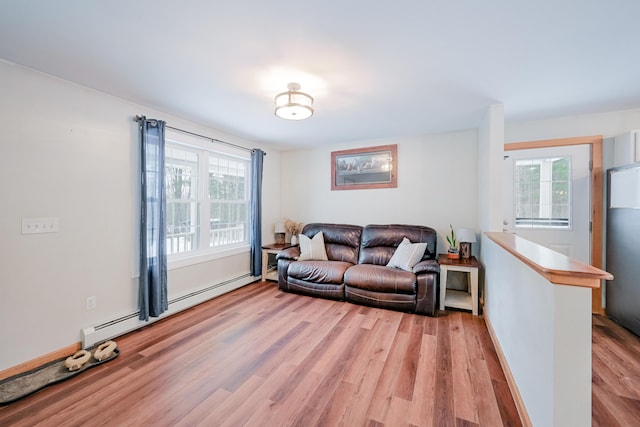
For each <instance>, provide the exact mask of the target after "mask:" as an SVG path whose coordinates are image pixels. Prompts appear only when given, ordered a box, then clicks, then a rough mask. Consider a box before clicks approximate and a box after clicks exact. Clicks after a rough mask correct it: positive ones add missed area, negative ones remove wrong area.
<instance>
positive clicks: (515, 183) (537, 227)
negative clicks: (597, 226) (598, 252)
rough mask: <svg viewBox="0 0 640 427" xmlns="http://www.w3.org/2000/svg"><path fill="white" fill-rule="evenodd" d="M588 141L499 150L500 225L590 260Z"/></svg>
mask: <svg viewBox="0 0 640 427" xmlns="http://www.w3.org/2000/svg"><path fill="white" fill-rule="evenodd" d="M590 156H591V150H590V146H589V145H572V146H562V147H549V148H535V149H525V150H513V151H506V152H505V162H504V163H505V167H504V173H505V176H504V178H505V179H504V183H505V191H504V196H505V203H504V209H505V212H504V222H503V223H504V229H505V231H510V232H513V233H516V234H518V235H520V236H522V237H524V238H526V239H528V240H531V241H533V242H536V243H539V244H541V245H544V246H546V247H548V248H550V249H553V250H555V251H557V252H560V253H563V254H565V255H568V256H570V257H572V258H575V259H577V260H579V261H582V262H584V263H585V264H590V260H591V247H590V246H591V245H590V243H591V236H590V232H591V231H590V228H591V225H590V224H591V201H590V166H589V165H590V160H591V158H590Z"/></svg>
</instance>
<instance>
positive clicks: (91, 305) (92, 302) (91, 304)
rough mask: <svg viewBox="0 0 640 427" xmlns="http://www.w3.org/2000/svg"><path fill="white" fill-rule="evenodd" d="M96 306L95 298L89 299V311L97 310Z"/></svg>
mask: <svg viewBox="0 0 640 427" xmlns="http://www.w3.org/2000/svg"><path fill="white" fill-rule="evenodd" d="M96 305H97V301H96V297H95V296H90V297H87V311H90V310H95V308H96Z"/></svg>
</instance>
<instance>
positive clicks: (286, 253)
mask: <svg viewBox="0 0 640 427" xmlns="http://www.w3.org/2000/svg"><path fill="white" fill-rule="evenodd" d="M299 256H300V246H292V247H290V248H287V249H283V250H281V251H280V252H278V253H277V254H276V259H277V260H281V259H289V260H297V259H298V257H299Z"/></svg>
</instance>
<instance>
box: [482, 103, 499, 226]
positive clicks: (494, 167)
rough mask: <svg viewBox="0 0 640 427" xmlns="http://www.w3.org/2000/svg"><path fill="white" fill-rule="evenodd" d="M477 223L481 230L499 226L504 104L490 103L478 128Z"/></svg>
mask: <svg viewBox="0 0 640 427" xmlns="http://www.w3.org/2000/svg"><path fill="white" fill-rule="evenodd" d="M478 135H479V136H478V138H479V142H478V146H479V156H478V180H477V181H478V187H477V191H478V224H479V226H480V229H481V230H482V231H483V232H485V231H501V230H502V218H503V211H502V176H503V175H502V168H503V153H504V106H503V105H502V104H494V105H491V106H490V107H489V108H488V109H487V113H486V115H485V117H484V120H483V122H482V123H481V125H480V129H479V130H478Z"/></svg>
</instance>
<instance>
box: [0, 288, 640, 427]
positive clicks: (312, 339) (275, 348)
mask: <svg viewBox="0 0 640 427" xmlns="http://www.w3.org/2000/svg"><path fill="white" fill-rule="evenodd" d="M117 341H118V344H119V347H120V350H121V355H120V356H119V357H118V358H116V359H115V360H113V361H111V362H109V363H106V364H104V365H101V366H99V367H96V368H93V369H90V370H88V371H86V372H84V373H82V374H81V375H78V376H76V377H74V378H72V379H70V380H68V381H65V382H63V383H60V384H57V385H54V386H51V387H49V388H47V389H45V390H43V391H40V392H38V393H36V394H34V395H32V396H29V397H27V398H24V399H22V400H20V401H18V402H16V403H13V404H11V405H8V406H4V407H0V425H1V426H9V425H11V426H27V425H28V426H34V425H46V426H75V425H78V426H81V425H82V426H87V425H90V426H99V425H113V426H125V425H126V426H174V425H177V426H195V425H204V426H218V425H219V426H239V425H251V426H294V425H295V426H315V425H324V426H337V425H343V426H437V427H441V426H492V427H495V426H501V425H509V426H515V425H520V421H519V418H518V414H517V412H516V408H515V405H514V402H513V398H512V396H511V394H510V392H509V388H508V386H507V383H506V381H505V377H504V374H503V372H502V370H501V368H500V365H499V362H498V359H497V356H496V354H495V350H494V347H493V345H492V343H491V339H490V338H489V335H488V332H487V329H486V326H485V325H484V322H483V320H482V318H481V317H474V316H471V314H469V313H462V312H455V311H449V312H446V313H441V315H440V316H438V317H436V318H431V317H425V316H418V315H411V314H405V313H399V312H394V311H389V310H380V309H372V308H367V307H362V306H358V305H353V304H349V303H344V302H333V301H328V300H323V299H318V298H310V297H304V296H299V295H294V294H287V293H282V292H279V291H278V290H277V288H276V285H275V284H274V283H265V282H261V283H256V284H253V285H250V286H247V287H244V288H242V289H239V290H237V291H235V292H232V293H230V294H227V295H224V296H222V297H219V298H217V299H214V300H212V301H209V302H206V303H204V304H201V305H200V306H198V307H195V308H193V309H190V310H187V311H185V312H182V313H180V314H177V315H175V316H173V317H171V318H170V319H165V320H163V321H161V322H158V323H156V324H153V325H151V326H148V327H146V328H143V329H142V330H139V331H137V332H133V333H131V334H128V335H126V336H123V337H121V338H119V339H118V340H117ZM634 381H635V379H634ZM635 384H636V385H637V384H638V383H637V382H635Z"/></svg>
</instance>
